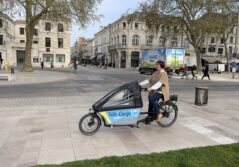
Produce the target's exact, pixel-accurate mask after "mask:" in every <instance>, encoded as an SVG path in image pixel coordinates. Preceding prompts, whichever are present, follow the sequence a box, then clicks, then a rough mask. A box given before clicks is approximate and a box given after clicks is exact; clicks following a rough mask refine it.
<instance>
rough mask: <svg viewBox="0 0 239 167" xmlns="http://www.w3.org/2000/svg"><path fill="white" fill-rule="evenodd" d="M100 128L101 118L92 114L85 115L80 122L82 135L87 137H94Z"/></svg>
mask: <svg viewBox="0 0 239 167" xmlns="http://www.w3.org/2000/svg"><path fill="white" fill-rule="evenodd" d="M87 119H89V120H87ZM92 119H93V120H92ZM92 123H93V124H92ZM93 126H94V127H93ZM100 126H101V119H100V117H99V116H98V115H96V114H92V113H90V114H86V115H84V116H83V117H82V118H81V119H80V121H79V129H80V131H81V133H82V134H83V135H86V136H91V135H94V134H95V133H96V132H98V130H99V129H100ZM88 128H91V129H88Z"/></svg>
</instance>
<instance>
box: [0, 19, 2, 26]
mask: <svg viewBox="0 0 239 167" xmlns="http://www.w3.org/2000/svg"><path fill="white" fill-rule="evenodd" d="M2 27H3V20H2V19H0V28H2Z"/></svg>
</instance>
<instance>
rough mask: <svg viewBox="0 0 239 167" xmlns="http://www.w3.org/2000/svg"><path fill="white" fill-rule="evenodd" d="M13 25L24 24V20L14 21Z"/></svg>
mask: <svg viewBox="0 0 239 167" xmlns="http://www.w3.org/2000/svg"><path fill="white" fill-rule="evenodd" d="M15 23H17V24H26V20H16V21H15Z"/></svg>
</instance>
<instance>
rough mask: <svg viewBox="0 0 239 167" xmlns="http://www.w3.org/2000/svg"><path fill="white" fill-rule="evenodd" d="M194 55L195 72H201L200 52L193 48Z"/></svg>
mask: <svg viewBox="0 0 239 167" xmlns="http://www.w3.org/2000/svg"><path fill="white" fill-rule="evenodd" d="M194 50H195V53H196V60H197V72H198V73H201V72H202V60H201V52H200V50H199V49H198V48H196V47H194Z"/></svg>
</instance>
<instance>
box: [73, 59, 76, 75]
mask: <svg viewBox="0 0 239 167" xmlns="http://www.w3.org/2000/svg"><path fill="white" fill-rule="evenodd" d="M73 68H74V71H75V72H76V71H77V62H76V61H74V62H73Z"/></svg>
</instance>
